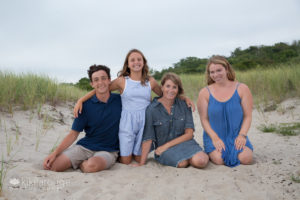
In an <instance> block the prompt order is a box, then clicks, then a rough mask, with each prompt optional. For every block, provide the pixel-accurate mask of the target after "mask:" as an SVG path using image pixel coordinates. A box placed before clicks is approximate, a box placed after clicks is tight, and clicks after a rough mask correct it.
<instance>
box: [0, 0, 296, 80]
mask: <svg viewBox="0 0 300 200" xmlns="http://www.w3.org/2000/svg"><path fill="white" fill-rule="evenodd" d="M294 40H300V1H299V0H251V1H249V0H206V1H202V0H126V1H125V0H110V1H101V0H82V1H79V0H72V1H71V0H0V70H9V71H13V72H18V73H19V72H34V73H39V74H46V75H49V76H50V77H53V78H56V79H57V80H58V81H59V82H73V83H76V82H77V81H78V80H79V79H80V78H82V77H85V76H87V73H86V71H87V69H88V67H89V66H90V65H92V64H104V65H107V66H108V67H110V68H111V73H112V76H113V77H116V75H117V72H118V71H119V70H120V69H121V68H122V66H123V63H124V59H125V56H126V54H127V52H128V51H129V50H130V49H132V48H137V49H139V50H141V51H142V52H143V53H144V55H145V56H146V58H147V59H148V62H149V66H150V67H151V68H153V69H155V70H160V69H163V68H166V67H170V66H173V64H174V63H176V62H178V61H179V60H180V59H182V58H185V57H188V56H196V57H199V58H208V57H209V56H211V55H213V54H221V55H225V56H229V55H230V53H231V52H232V51H234V49H235V48H237V47H241V48H242V49H245V48H248V47H249V46H251V45H273V44H275V43H277V42H286V43H291V42H293V41H294Z"/></svg>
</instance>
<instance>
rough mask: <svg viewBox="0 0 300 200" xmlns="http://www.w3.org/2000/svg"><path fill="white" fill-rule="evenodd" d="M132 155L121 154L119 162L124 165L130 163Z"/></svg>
mask: <svg viewBox="0 0 300 200" xmlns="http://www.w3.org/2000/svg"><path fill="white" fill-rule="evenodd" d="M131 160H132V156H121V157H120V162H121V163H122V164H125V165H129V164H130V163H131Z"/></svg>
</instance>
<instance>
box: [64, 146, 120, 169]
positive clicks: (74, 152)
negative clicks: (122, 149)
mask: <svg viewBox="0 0 300 200" xmlns="http://www.w3.org/2000/svg"><path fill="white" fill-rule="evenodd" d="M63 154H64V155H66V156H67V157H68V158H69V159H70V161H71V163H72V167H73V168H74V169H77V168H78V167H79V165H80V164H81V163H82V162H83V161H85V160H87V159H89V158H91V157H96V156H98V157H101V158H103V159H104V160H105V162H106V168H105V169H109V168H110V167H111V166H113V165H114V164H115V162H116V160H117V158H118V152H117V151H116V152H107V151H92V150H89V149H87V148H85V147H83V146H81V145H77V144H76V145H74V146H72V147H70V148H68V149H66V150H65V151H64V152H63Z"/></svg>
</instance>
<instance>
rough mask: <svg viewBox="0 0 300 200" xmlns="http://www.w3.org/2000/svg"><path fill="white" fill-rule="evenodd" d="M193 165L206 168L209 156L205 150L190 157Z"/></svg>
mask: <svg viewBox="0 0 300 200" xmlns="http://www.w3.org/2000/svg"><path fill="white" fill-rule="evenodd" d="M190 163H191V164H192V166H193V167H197V168H204V167H205V166H206V165H207V163H208V156H207V154H206V153H204V152H200V153H197V154H196V155H194V156H193V157H192V158H191V159H190Z"/></svg>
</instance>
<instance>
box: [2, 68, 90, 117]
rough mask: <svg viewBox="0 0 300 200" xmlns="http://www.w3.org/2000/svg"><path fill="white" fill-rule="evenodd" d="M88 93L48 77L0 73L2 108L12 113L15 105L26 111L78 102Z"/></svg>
mask: <svg viewBox="0 0 300 200" xmlns="http://www.w3.org/2000/svg"><path fill="white" fill-rule="evenodd" d="M85 93H86V91H83V90H80V89H78V88H76V87H74V86H71V85H66V84H59V83H58V82H57V81H55V80H53V79H50V78H49V77H47V76H43V75H36V74H31V73H27V74H23V73H22V74H15V73H12V72H3V71H0V108H1V109H2V110H3V109H4V110H5V111H9V112H11V113H12V109H13V106H14V105H20V106H22V108H23V109H24V110H26V109H31V108H36V107H37V106H38V105H42V104H44V103H46V102H47V103H50V104H52V105H56V104H57V103H59V102H65V101H76V100H77V99H78V98H79V97H81V96H82V95H84V94H85Z"/></svg>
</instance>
